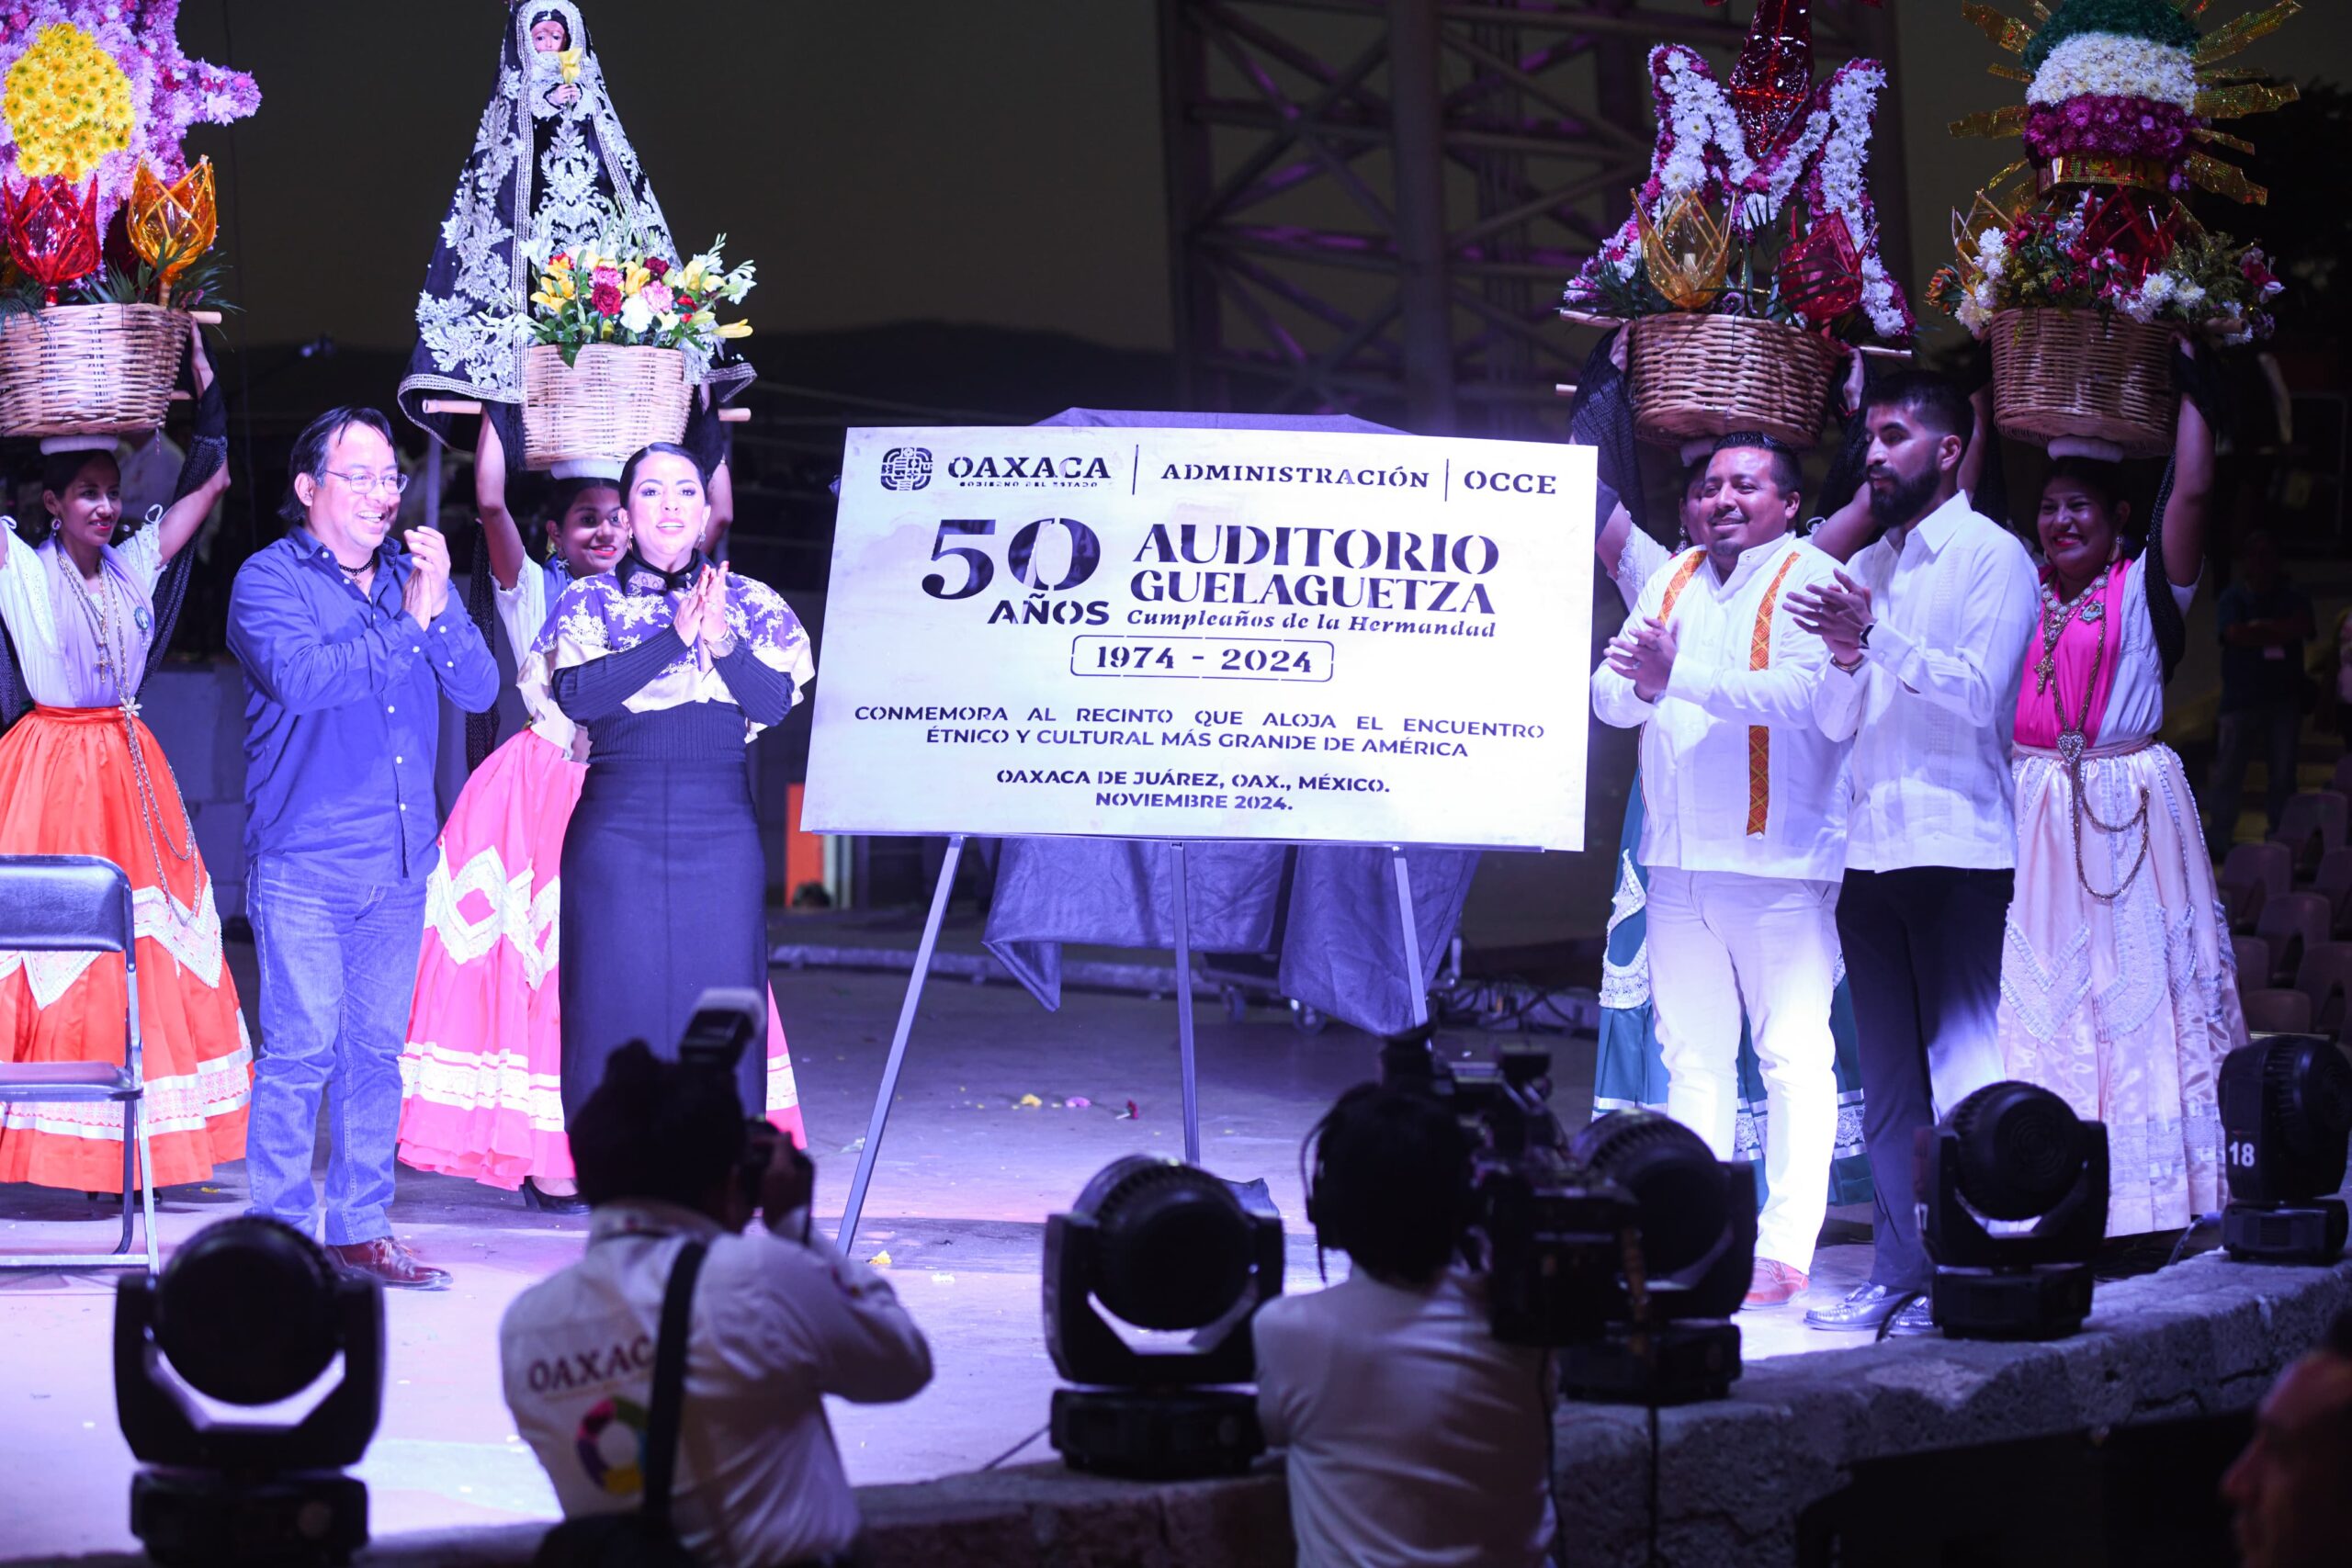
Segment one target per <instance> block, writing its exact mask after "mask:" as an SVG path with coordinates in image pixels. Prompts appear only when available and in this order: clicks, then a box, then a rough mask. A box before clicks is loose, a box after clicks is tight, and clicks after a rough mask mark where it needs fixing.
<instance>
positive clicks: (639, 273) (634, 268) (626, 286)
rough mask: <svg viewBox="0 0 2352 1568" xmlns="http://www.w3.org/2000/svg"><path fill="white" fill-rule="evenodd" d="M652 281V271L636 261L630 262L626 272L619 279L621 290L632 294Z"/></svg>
mask: <svg viewBox="0 0 2352 1568" xmlns="http://www.w3.org/2000/svg"><path fill="white" fill-rule="evenodd" d="M652 281H653V274H652V273H650V272H649V271H648V270H646V269H645V268H644V267H643V266H640V265H638V264H637V263H635V262H631V263H630V264H629V268H628V273H627V274H626V275H625V276H623V277H622V279H621V291H622V292H623V293H625V294H634V293H636V292H637V291H638V290H639V289H640V288H644V287H645V286H646V285H647V284H649V283H650V282H652Z"/></svg>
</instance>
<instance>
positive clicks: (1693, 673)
mask: <svg viewBox="0 0 2352 1568" xmlns="http://www.w3.org/2000/svg"><path fill="white" fill-rule="evenodd" d="M1798 481H1799V474H1798V469H1797V462H1796V458H1795V457H1794V456H1793V455H1792V453H1790V452H1789V451H1788V450H1787V449H1786V448H1785V447H1782V446H1780V445H1779V444H1778V443H1776V442H1773V441H1771V440H1770V438H1768V437H1765V436H1761V435H1729V436H1725V437H1724V439H1723V440H1722V441H1721V442H1719V443H1717V444H1716V446H1715V450H1714V453H1713V456H1712V457H1710V458H1709V460H1708V467H1707V476H1706V479H1705V480H1704V481H1703V483H1702V489H1701V491H1700V506H1701V509H1702V512H1703V513H1704V514H1705V516H1706V519H1707V529H1706V533H1705V540H1706V543H1705V547H1703V548H1700V549H1691V550H1685V551H1683V552H1682V553H1681V554H1680V555H1678V556H1676V557H1674V558H1672V559H1671V560H1669V561H1668V562H1667V564H1666V565H1665V566H1664V567H1662V568H1660V569H1659V570H1657V572H1656V573H1654V574H1653V575H1652V576H1651V578H1650V581H1649V582H1648V583H1647V585H1646V586H1645V587H1644V589H1643V591H1642V595H1641V600H1640V602H1639V603H1638V604H1636V605H1635V606H1634V613H1633V614H1632V615H1629V616H1627V617H1626V621H1625V626H1624V629H1623V631H1621V632H1620V633H1619V634H1618V635H1617V637H1616V639H1615V640H1614V641H1612V642H1611V644H1610V646H1609V656H1608V659H1607V660H1606V661H1605V662H1604V663H1603V664H1602V665H1601V667H1600V669H1599V670H1598V671H1594V673H1593V677H1592V707H1593V712H1594V713H1596V714H1598V715H1599V716H1600V719H1601V721H1602V722H1603V723H1605V724H1612V725H1615V726H1617V727H1618V728H1634V726H1640V727H1641V729H1642V769H1641V780H1642V788H1643V790H1644V792H1645V795H1646V797H1647V798H1646V799H1645V802H1644V804H1645V806H1646V807H1647V810H1646V812H1645V816H1644V819H1643V824H1642V863H1643V864H1645V865H1646V866H1648V867H1649V872H1650V893H1649V907H1648V908H1649V959H1650V998H1651V1005H1652V1006H1653V1007H1654V1008H1655V1009H1656V1010H1657V1032H1658V1044H1659V1049H1660V1053H1661V1055H1663V1056H1664V1058H1665V1062H1666V1070H1667V1111H1668V1114H1670V1115H1671V1116H1673V1118H1674V1119H1675V1120H1676V1121H1678V1122H1681V1123H1682V1124H1683V1125H1684V1126H1686V1127H1689V1128H1690V1129H1691V1131H1693V1132H1695V1133H1697V1134H1699V1135H1700V1136H1701V1137H1702V1138H1705V1139H1706V1140H1707V1143H1708V1145H1709V1146H1711V1147H1712V1148H1713V1150H1714V1151H1715V1155H1716V1157H1717V1158H1719V1159H1731V1158H1734V1157H1736V1153H1737V1151H1736V1148H1735V1146H1734V1145H1735V1140H1734V1134H1735V1132H1736V1126H1737V1118H1738V1109H1739V1085H1738V1078H1737V1062H1738V1055H1739V1034H1740V1025H1741V1021H1742V1012H1743V1010H1745V1014H1746V1021H1747V1023H1748V1024H1749V1025H1751V1026H1752V1028H1753V1030H1754V1032H1755V1039H1756V1056H1757V1061H1758V1065H1759V1066H1760V1067H1761V1069H1762V1072H1763V1077H1764V1099H1765V1106H1766V1115H1765V1119H1764V1121H1765V1125H1764V1174H1765V1180H1766V1186H1767V1188H1768V1191H1767V1195H1766V1199H1765V1203H1764V1210H1763V1213H1762V1214H1761V1215H1760V1216H1758V1222H1757V1242H1756V1267H1755V1272H1754V1275H1753V1277H1752V1279H1751V1280H1750V1283H1749V1289H1748V1293H1747V1305H1749V1306H1751V1307H1758V1306H1778V1305H1781V1303H1785V1302H1788V1301H1789V1300H1791V1299H1792V1298H1793V1297H1795V1296H1797V1295H1798V1294H1800V1293H1802V1292H1804V1290H1805V1288H1806V1286H1807V1285H1808V1284H1809V1283H1810V1282H1811V1281H1810V1279H1809V1273H1810V1270H1811V1269H1812V1268H1813V1247H1814V1242H1815V1239H1816V1238H1817V1237H1818V1236H1819V1235H1820V1232H1821V1221H1822V1215H1823V1212H1824V1210H1825V1208H1826V1205H1827V1203H1828V1189H1829V1161H1830V1156H1831V1154H1832V1152H1833V1149H1834V1147H1835V1145H1836V1143H1837V1135H1838V1088H1837V1080H1836V1076H1835V1073H1834V1070H1833V1066H1832V1064H1833V1061H1834V1058H1835V1055H1836V1052H1837V1044H1836V1042H1835V1041H1834V1040H1833V1038H1832V1037H1831V1035H1830V1032H1829V1004H1830V997H1831V994H1832V992H1834V991H1835V989H1836V988H1837V971H1838V920H1837V902H1838V876H1839V874H1841V873H1842V872H1843V871H1844V869H1845V854H1846V845H1845V808H1846V802H1845V778H1844V773H1843V770H1844V765H1845V751H1846V748H1845V746H1844V744H1843V743H1842V742H1841V741H1833V740H1831V739H1828V737H1826V735H1824V734H1823V733H1822V731H1821V728H1820V727H1819V725H1818V724H1817V722H1816V721H1815V717H1814V703H1815V696H1816V694H1818V692H1819V690H1820V687H1821V683H1822V680H1823V678H1824V675H1825V673H1826V671H1827V668H1828V663H1829V653H1828V649H1827V648H1826V646H1825V645H1824V644H1823V642H1822V640H1821V639H1820V638H1819V637H1815V635H1813V634H1812V633H1810V632H1807V631H1804V630H1803V629H1801V628H1800V627H1799V626H1797V624H1796V622H1795V619H1794V617H1793V616H1792V615H1791V614H1790V611H1789V607H1788V602H1789V596H1790V595H1791V594H1792V593H1795V592H1802V591H1803V590H1804V589H1808V588H1812V587H1815V586H1816V585H1818V584H1821V583H1825V582H1830V581H1834V579H1835V574H1836V570H1837V568H1836V564H1835V563H1834V562H1833V561H1831V560H1830V558H1828V557H1827V556H1826V555H1824V554H1822V553H1821V552H1820V551H1819V550H1816V549H1815V548H1814V547H1812V546H1810V545H1807V544H1806V543H1804V541H1803V540H1801V539H1799V538H1797V537H1796V536H1794V535H1793V534H1792V533H1791V532H1790V529H1791V527H1792V525H1793V524H1794V523H1795V522H1796V520H1797V517H1798V515H1799V512H1798V503H1799V495H1798Z"/></svg>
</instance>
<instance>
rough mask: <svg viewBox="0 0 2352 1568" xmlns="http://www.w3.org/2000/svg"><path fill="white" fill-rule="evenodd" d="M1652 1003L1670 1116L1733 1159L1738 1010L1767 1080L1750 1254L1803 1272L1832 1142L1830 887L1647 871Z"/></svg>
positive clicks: (1816, 1229) (1833, 913) (1824, 1203)
mask: <svg viewBox="0 0 2352 1568" xmlns="http://www.w3.org/2000/svg"><path fill="white" fill-rule="evenodd" d="M1648 914H1649V961H1650V1001H1651V1005H1652V1007H1653V1009H1654V1010H1655V1011H1656V1015H1657V1038H1658V1045H1659V1049H1660V1052H1661V1054H1662V1055H1664V1057H1665V1060H1666V1072H1667V1090H1666V1109H1667V1113H1668V1115H1670V1116H1672V1117H1673V1118H1674V1119H1675V1120H1676V1121H1678V1122H1681V1123H1682V1124H1683V1125H1684V1126H1686V1127H1688V1128H1690V1129H1691V1131H1692V1132H1694V1133H1696V1134H1699V1135H1700V1136H1701V1137H1702V1138H1704V1139H1706V1140H1707V1145H1708V1146H1709V1147H1710V1148H1712V1149H1713V1150H1714V1151H1715V1155H1716V1157H1717V1158H1719V1159H1730V1158H1732V1157H1733V1156H1734V1139H1735V1134H1736V1128H1737V1122H1738V1116H1739V1073H1738V1061H1739V1026H1740V1019H1741V1014H1742V1010H1743V1008H1745V1010H1746V1016H1747V1022H1748V1025H1749V1027H1750V1030H1751V1032H1752V1033H1753V1035H1754V1038H1755V1043H1756V1057H1757V1061H1758V1065H1759V1066H1761V1067H1762V1069H1763V1076H1764V1104H1765V1126H1764V1178H1765V1181H1766V1183H1767V1184H1768V1185H1769V1187H1770V1192H1769V1194H1768V1195H1767V1196H1766V1198H1765V1201H1764V1210H1763V1213H1761V1214H1760V1215H1758V1219H1757V1235H1756V1255H1757V1256H1758V1258H1772V1259H1774V1260H1775V1261H1778V1262H1781V1263H1785V1264H1788V1265H1789V1266H1790V1267H1791V1268H1792V1269H1804V1270H1806V1271H1807V1272H1810V1271H1811V1269H1812V1268H1813V1245H1814V1242H1815V1239H1816V1238H1817V1237H1818V1236H1819V1235H1820V1234H1821V1221H1822V1217H1823V1213H1824V1211H1825V1210H1826V1208H1827V1207H1828V1202H1829V1159H1830V1155H1831V1153H1832V1152H1833V1150H1834V1148H1835V1146H1836V1144H1837V1138H1838V1080H1837V1076H1836V1071H1835V1063H1836V1057H1837V1045H1836V1043H1835V1042H1834V1041H1833V1040H1832V1039H1831V1037H1830V1033H1829V999H1830V995H1831V993H1832V991H1834V990H1835V988H1836V979H1837V972H1838V884H1836V883H1834V882H1804V881H1798V880H1796V879H1794V878H1784V877H1770V876H1743V875H1741V874H1737V873H1736V872H1721V871H1678V870H1676V869H1675V868H1674V867H1672V866H1659V867H1656V868H1653V869H1652V871H1651V872H1650V891H1649V905H1648Z"/></svg>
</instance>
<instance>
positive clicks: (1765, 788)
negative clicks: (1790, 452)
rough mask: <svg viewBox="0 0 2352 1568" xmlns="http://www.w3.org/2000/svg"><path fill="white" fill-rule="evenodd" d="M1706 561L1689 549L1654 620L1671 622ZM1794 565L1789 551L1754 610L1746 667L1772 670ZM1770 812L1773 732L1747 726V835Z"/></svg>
mask: <svg viewBox="0 0 2352 1568" xmlns="http://www.w3.org/2000/svg"><path fill="white" fill-rule="evenodd" d="M1705 558H1706V552H1705V551H1703V550H1692V551H1691V553H1690V555H1689V556H1687V557H1685V558H1683V562H1682V564H1681V565H1680V566H1679V567H1677V568H1675V569H1674V576H1673V577H1672V578H1671V579H1670V580H1668V582H1667V585H1666V598H1665V599H1664V600H1663V601H1661V602H1660V604H1658V610H1657V618H1658V619H1659V620H1661V621H1666V622H1671V621H1672V620H1673V619H1674V605H1675V602H1676V601H1677V600H1679V599H1680V598H1681V597H1682V591H1683V590H1684V589H1685V588H1687V587H1689V586H1690V585H1691V577H1692V576H1693V575H1694V574H1696V573H1697V571H1698V570H1699V563H1700V562H1701V561H1702V560H1704V559H1705ZM1796 564H1797V557H1796V552H1795V551H1794V550H1792V551H1790V552H1789V558H1788V559H1786V560H1784V561H1782V562H1781V570H1779V571H1778V572H1777V573H1775V574H1774V575H1773V578H1772V582H1771V586H1770V587H1769V588H1767V589H1765V590H1764V602H1763V603H1762V604H1758V606H1757V607H1756V628H1755V630H1754V631H1753V632H1751V633H1750V634H1749V635H1748V639H1747V667H1748V668H1749V669H1750V670H1769V669H1770V668H1771V667H1772V611H1773V608H1774V607H1775V606H1776V605H1778V604H1780V602H1781V584H1782V583H1783V582H1786V581H1788V580H1789V569H1790V568H1791V567H1793V566H1795V565H1796ZM1771 813H1772V732H1771V731H1770V729H1767V728H1764V726H1762V725H1760V724H1758V725H1750V726H1749V727H1748V730H1747V836H1748V837H1749V838H1751V839H1753V838H1758V837H1760V836H1761V835H1762V833H1763V831H1764V824H1765V822H1766V821H1767V820H1768V819H1769V818H1770V816H1771Z"/></svg>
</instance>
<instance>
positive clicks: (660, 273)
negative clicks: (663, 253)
mask: <svg viewBox="0 0 2352 1568" xmlns="http://www.w3.org/2000/svg"><path fill="white" fill-rule="evenodd" d="M645 270H646V271H648V272H650V273H651V274H652V275H653V276H656V277H667V276H670V264H669V263H668V262H666V261H663V260H662V258H661V257H660V256H648V257H646V258H645Z"/></svg>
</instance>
